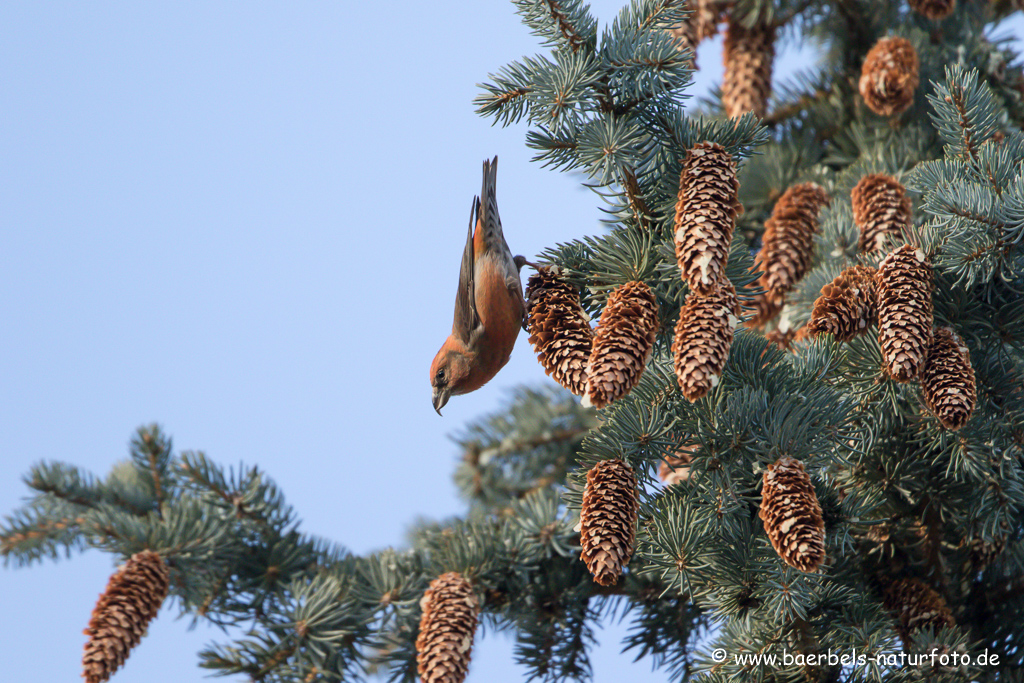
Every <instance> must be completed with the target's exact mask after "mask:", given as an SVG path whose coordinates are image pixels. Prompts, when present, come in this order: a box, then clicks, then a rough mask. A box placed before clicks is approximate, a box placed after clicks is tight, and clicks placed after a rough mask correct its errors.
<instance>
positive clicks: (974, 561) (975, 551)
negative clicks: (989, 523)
mask: <svg viewBox="0 0 1024 683" xmlns="http://www.w3.org/2000/svg"><path fill="white" fill-rule="evenodd" d="M970 548H971V571H972V572H981V571H985V568H986V567H988V566H989V565H990V564H992V563H993V562H995V561H996V558H998V557H999V556H1000V555H1002V553H1003V551H1004V550H1005V549H1006V536H1005V535H1002V534H1000V535H999V536H996V538H995V539H994V540H993V541H991V542H989V541H984V540H982V539H980V538H975V539H974V540H972V541H971V545H970Z"/></svg>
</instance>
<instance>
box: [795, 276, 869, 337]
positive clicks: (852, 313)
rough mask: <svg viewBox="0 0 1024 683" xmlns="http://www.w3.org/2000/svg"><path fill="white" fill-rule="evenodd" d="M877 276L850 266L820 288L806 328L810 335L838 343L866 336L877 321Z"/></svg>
mask: <svg viewBox="0 0 1024 683" xmlns="http://www.w3.org/2000/svg"><path fill="white" fill-rule="evenodd" d="M877 274H878V270H877V269H876V268H872V267H871V266H850V267H849V268H847V269H846V270H844V271H843V272H841V273H840V274H839V275H838V276H837V277H836V278H835V279H834V280H832V282H831V283H829V284H827V285H825V286H824V287H822V288H821V296H819V297H818V298H817V300H816V301H815V302H814V310H813V311H812V312H811V321H810V322H809V323H808V324H807V327H808V328H809V330H810V332H811V333H812V334H814V335H819V334H831V335H833V336H834V337H835V338H836V341H841V342H847V341H850V340H851V339H853V338H854V337H857V336H859V335H862V334H864V333H865V332H867V329H868V327H870V326H871V325H874V324H875V323H876V322H877V321H878V302H877V300H876V292H875V288H876V286H875V277H876V276H877Z"/></svg>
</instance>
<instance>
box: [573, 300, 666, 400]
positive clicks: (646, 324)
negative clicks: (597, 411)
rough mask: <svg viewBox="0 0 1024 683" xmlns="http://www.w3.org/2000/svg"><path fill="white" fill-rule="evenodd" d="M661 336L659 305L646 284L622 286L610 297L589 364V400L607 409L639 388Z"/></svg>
mask: <svg viewBox="0 0 1024 683" xmlns="http://www.w3.org/2000/svg"><path fill="white" fill-rule="evenodd" d="M657 333H658V302H657V300H656V299H655V298H654V292H652V291H651V288H650V287H649V286H648V285H647V284H646V283H644V282H640V281H633V282H627V283H625V284H623V285H619V286H618V287H616V288H615V290H614V291H612V293H611V294H610V295H609V296H608V303H607V305H606V306H605V308H604V311H602V312H601V321H600V323H598V326H597V332H596V333H595V334H594V346H593V349H592V350H591V352H590V359H589V360H588V362H587V397H588V398H589V399H590V402H591V403H592V404H593V405H595V406H596V407H598V408H604V407H605V406H606V405H608V404H609V403H611V402H612V401H614V400H616V399H619V398H621V397H623V396H625V395H626V394H628V393H629V392H630V391H632V389H633V387H634V386H636V383H637V382H639V381H640V377H641V375H643V372H644V366H645V365H646V364H647V358H648V357H649V356H650V355H651V350H652V349H653V348H654V339H655V336H656V335H657Z"/></svg>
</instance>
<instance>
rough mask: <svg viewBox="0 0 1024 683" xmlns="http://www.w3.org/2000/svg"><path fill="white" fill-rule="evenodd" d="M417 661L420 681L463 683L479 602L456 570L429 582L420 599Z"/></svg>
mask: <svg viewBox="0 0 1024 683" xmlns="http://www.w3.org/2000/svg"><path fill="white" fill-rule="evenodd" d="M420 607H421V608H422V609H423V616H421V617H420V632H419V635H418V636H416V664H417V669H418V671H419V675H420V680H421V681H423V683H462V681H464V680H465V679H466V673H467V672H468V671H469V659H470V655H471V654H472V650H473V636H474V635H475V634H476V620H477V616H478V615H479V614H480V603H479V602H478V601H477V598H476V594H475V593H474V592H473V585H472V584H471V583H470V582H469V581H468V580H467V579H466V578H465V577H463V576H462V574H459V573H458V572H448V573H447V574H442V575H441V576H439V577H437V578H436V579H434V580H433V581H431V582H430V587H429V588H427V590H426V592H425V593H424V594H423V598H422V599H421V600H420Z"/></svg>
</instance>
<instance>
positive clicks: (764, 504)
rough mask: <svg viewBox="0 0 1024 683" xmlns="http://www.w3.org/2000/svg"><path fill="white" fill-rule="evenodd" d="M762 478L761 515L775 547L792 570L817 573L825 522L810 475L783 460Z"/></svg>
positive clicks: (800, 466) (796, 462)
mask: <svg viewBox="0 0 1024 683" xmlns="http://www.w3.org/2000/svg"><path fill="white" fill-rule="evenodd" d="M762 478H763V486H762V488H761V510H760V512H759V513H758V516H759V517H760V518H761V519H762V520H763V521H764V530H765V533H766V534H768V539H769V540H770V541H771V542H772V547H773V548H775V552H777V553H778V554H779V557H781V558H782V560H783V561H784V562H785V563H786V564H788V565H789V566H790V567H793V568H795V569H799V570H800V571H802V572H813V571H816V570H817V569H818V566H819V565H821V563H822V561H824V559H825V522H824V521H823V520H822V517H821V504H820V503H819V502H818V495H817V494H816V493H815V492H814V485H813V484H812V483H811V477H810V475H808V474H807V471H806V470H805V469H804V465H803V463H802V462H800V461H799V460H797V459H796V458H790V457H782V458H779V460H778V461H776V462H775V463H773V464H771V465H768V469H767V470H765V472H764V475H763V477H762Z"/></svg>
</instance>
